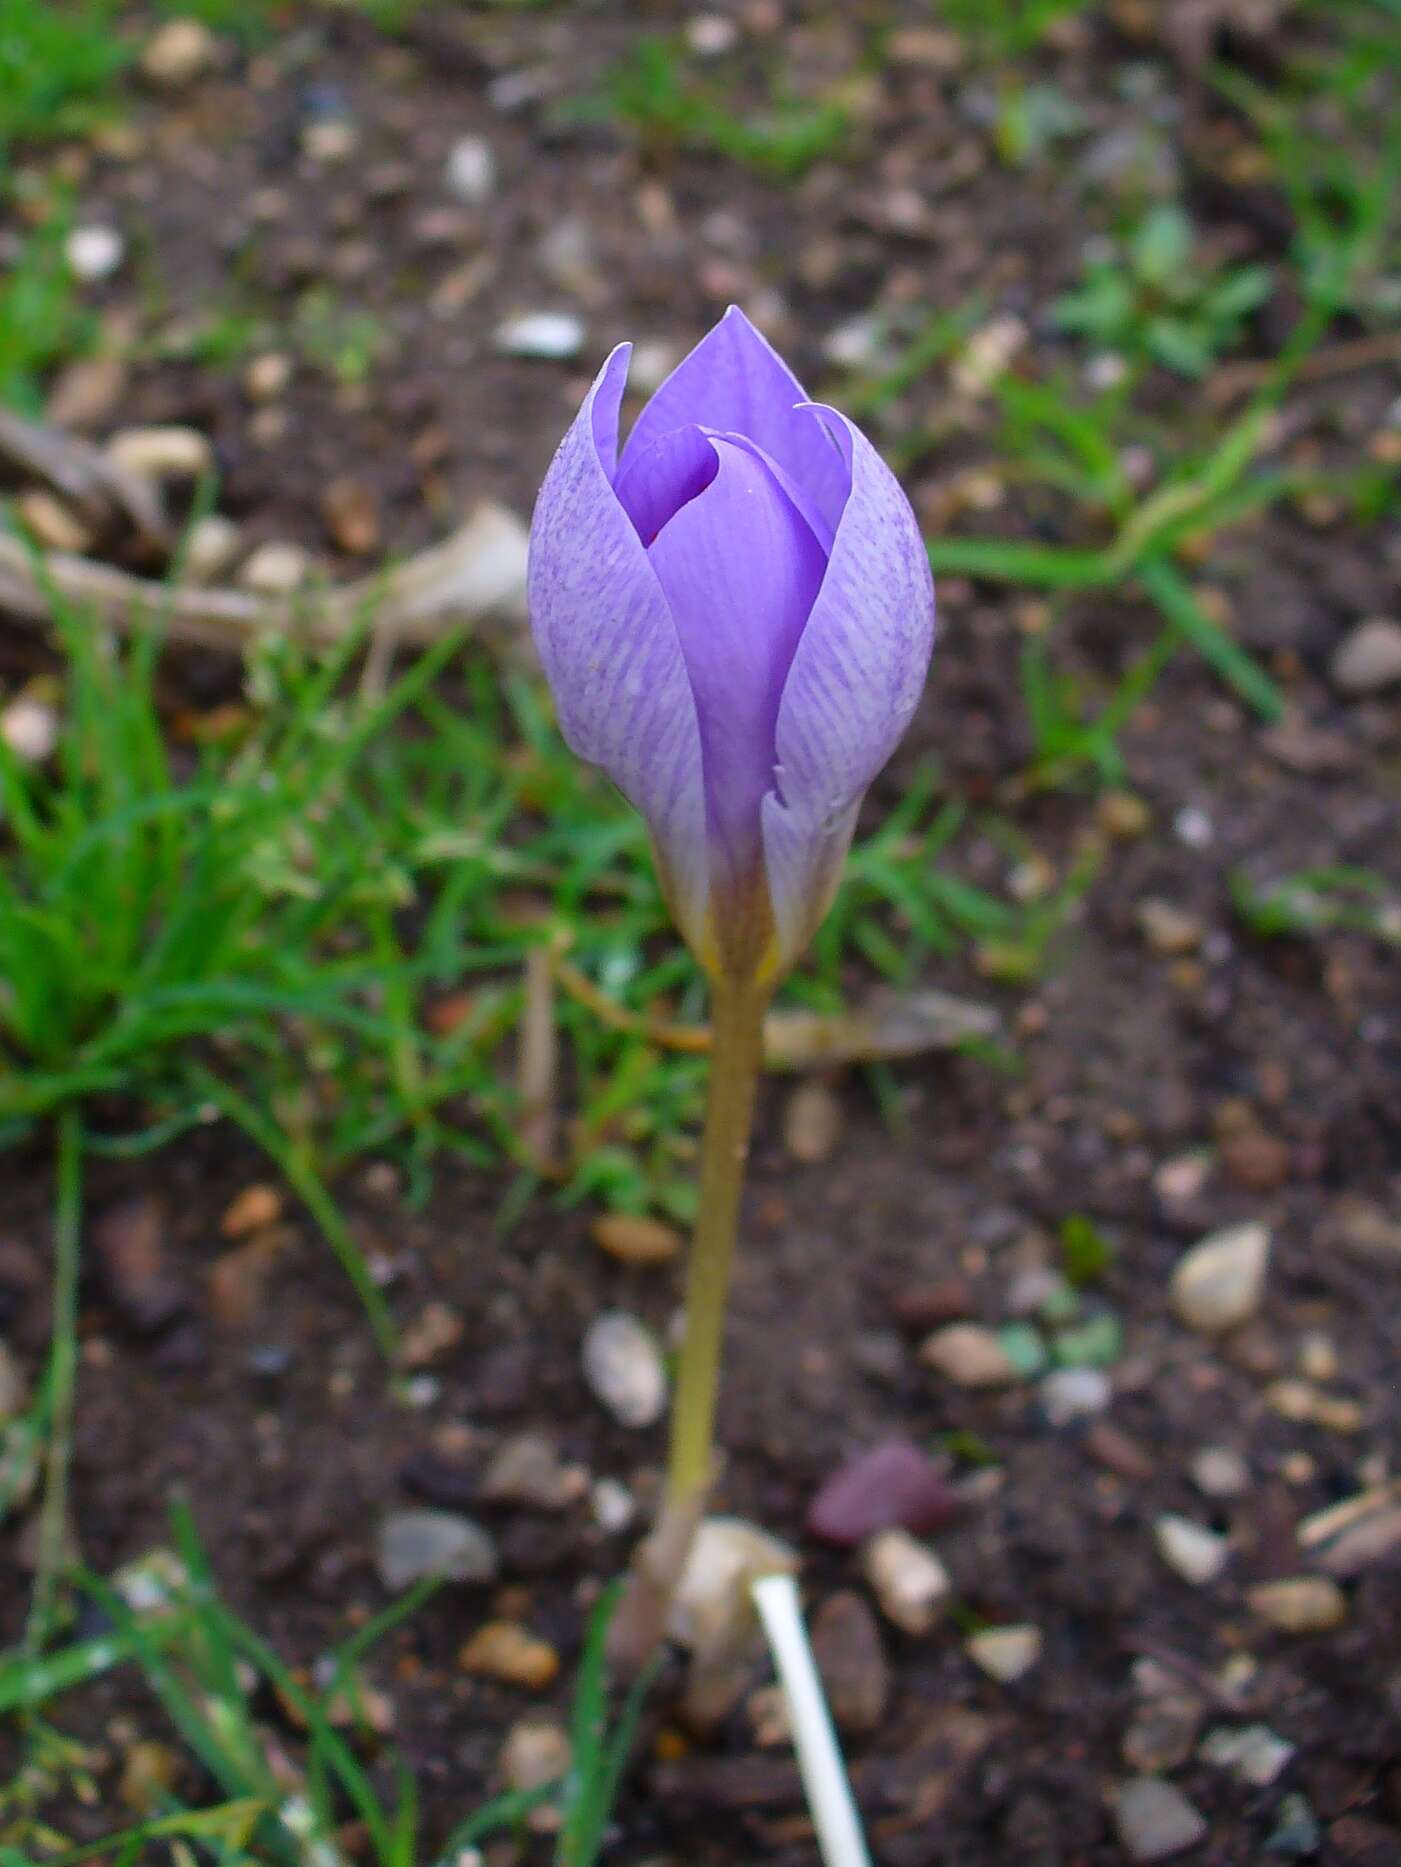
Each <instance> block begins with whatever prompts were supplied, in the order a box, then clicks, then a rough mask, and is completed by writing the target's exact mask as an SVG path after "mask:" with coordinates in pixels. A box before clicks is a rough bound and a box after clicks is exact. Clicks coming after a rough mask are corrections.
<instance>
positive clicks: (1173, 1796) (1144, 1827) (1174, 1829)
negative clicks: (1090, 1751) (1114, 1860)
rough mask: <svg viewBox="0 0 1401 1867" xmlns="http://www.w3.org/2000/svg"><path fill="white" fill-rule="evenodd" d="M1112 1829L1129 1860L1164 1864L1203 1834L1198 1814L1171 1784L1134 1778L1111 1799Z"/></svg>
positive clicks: (1149, 1778) (1140, 1777)
mask: <svg viewBox="0 0 1401 1867" xmlns="http://www.w3.org/2000/svg"><path fill="white" fill-rule="evenodd" d="M1114 1826H1115V1828H1116V1829H1117V1830H1118V1831H1119V1839H1120V1841H1121V1842H1122V1843H1123V1846H1124V1851H1125V1853H1126V1854H1127V1855H1128V1857H1129V1859H1130V1860H1134V1861H1165V1860H1169V1859H1171V1857H1172V1856H1173V1855H1174V1854H1180V1853H1182V1851H1183V1850H1184V1849H1185V1848H1190V1847H1195V1846H1196V1844H1197V1842H1198V1841H1200V1840H1201V1839H1202V1838H1203V1837H1204V1835H1205V1834H1206V1823H1205V1821H1203V1819H1202V1816H1201V1813H1200V1811H1199V1810H1197V1809H1196V1808H1194V1807H1193V1805H1192V1804H1191V1803H1190V1802H1189V1801H1188V1800H1187V1798H1186V1796H1184V1795H1183V1793H1182V1791H1181V1790H1180V1789H1176V1788H1174V1787H1173V1785H1172V1784H1171V1783H1163V1782H1159V1781H1158V1779H1157V1778H1156V1777H1153V1776H1138V1777H1134V1778H1133V1779H1132V1781H1130V1782H1127V1783H1123V1784H1121V1785H1120V1787H1119V1789H1118V1790H1117V1792H1116V1793H1115V1796H1114Z"/></svg>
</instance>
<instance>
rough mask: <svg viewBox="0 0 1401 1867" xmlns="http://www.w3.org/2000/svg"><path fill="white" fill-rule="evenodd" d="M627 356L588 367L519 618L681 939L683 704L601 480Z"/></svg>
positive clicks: (691, 731) (685, 821) (698, 899)
mask: <svg viewBox="0 0 1401 1867" xmlns="http://www.w3.org/2000/svg"><path fill="white" fill-rule="evenodd" d="M630 348H631V346H630V345H628V344H620V345H619V346H618V348H617V349H616V350H615V351H614V352H613V354H612V355H611V356H610V357H609V359H608V361H607V362H606V363H605V364H604V366H603V368H602V369H601V370H600V371H599V374H598V377H597V379H596V380H595V382H594V385H593V387H592V389H590V391H589V393H588V395H587V396H586V397H585V399H584V405H583V407H582V408H581V409H580V410H579V413H578V415H577V417H576V418H575V420H574V424H573V426H572V427H571V428H570V430H569V432H568V434H566V435H565V437H564V440H563V441H562V442H561V443H560V447H559V451H558V452H557V453H556V455H555V458H554V461H553V462H552V464H551V466H550V470H549V472H548V473H547V474H546V476H545V483H544V485H543V486H542V487H541V489H540V497H539V499H538V500H537V501H536V506H535V516H534V518H533V520H532V522H531V528H530V565H529V573H528V584H529V601H530V614H531V620H532V624H533V627H534V631H535V640H536V644H537V646H538V648H539V650H540V659H541V661H542V662H543V664H544V668H545V673H546V675H547V677H548V679H549V682H550V686H551V688H552V689H553V691H554V695H555V704H556V707H557V709H558V713H559V723H560V728H561V730H562V732H563V733H564V736H565V738H566V739H567V740H568V742H569V744H570V746H571V747H572V748H573V750H574V751H575V752H577V753H578V755H579V756H580V758H584V759H588V760H589V761H590V762H591V763H592V764H595V765H599V766H601V767H602V768H603V770H604V771H605V772H607V774H608V776H609V777H610V778H611V779H612V780H613V782H614V783H615V784H616V785H617V787H618V789H619V790H620V791H622V793H623V794H624V796H626V797H627V798H628V799H630V801H631V802H632V803H633V804H634V805H635V806H636V808H637V809H638V810H639V811H641V813H642V815H643V816H644V817H645V818H646V820H647V825H648V828H649V829H650V830H651V833H652V838H653V841H654V842H655V844H656V848H657V854H658V860H659V865H660V867H661V870H662V880H663V886H664V887H665V888H666V891H667V894H668V896H669V898H670V900H671V903H672V910H673V912H674V913H675V915H676V918H677V920H678V921H679V923H680V925H681V928H682V931H683V932H684V933H685V934H686V936H687V938H688V939H690V940H692V941H693V943H694V942H697V941H699V940H700V939H701V938H702V936H703V928H704V923H705V910H706V900H707V893H708V876H707V863H706V835H705V794H704V789H703V782H702V775H701V737H700V728H699V725H698V722H697V718H696V704H695V701H694V699H693V697H692V694H691V682H690V678H689V676H688V674H687V672H686V660H685V656H684V655H683V653H682V648H681V640H680V637H679V635H678V633H677V627H676V622H675V620H674V619H673V617H672V613H671V609H670V607H669V606H668V603H667V599H666V596H665V595H664V594H663V591H662V587H661V584H660V583H659V582H658V580H657V574H656V572H655V570H654V569H653V567H652V564H651V563H650V561H649V560H648V556H647V552H646V550H645V548H644V546H643V544H642V540H641V539H640V538H639V537H638V534H637V531H636V529H635V528H634V526H633V522H632V520H631V519H630V518H629V517H628V515H627V513H626V512H625V511H624V510H623V507H622V506H621V505H620V504H619V502H618V497H617V495H616V493H615V492H614V490H613V486H612V483H611V469H612V460H613V456H614V452H615V450H616V445H617V430H618V408H619V405H620V403H621V401H622V395H623V387H624V384H625V381H626V378H627V362H628V354H629V351H630Z"/></svg>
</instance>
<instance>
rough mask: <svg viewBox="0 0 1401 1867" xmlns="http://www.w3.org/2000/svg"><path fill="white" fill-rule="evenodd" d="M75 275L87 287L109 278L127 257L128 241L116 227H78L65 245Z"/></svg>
mask: <svg viewBox="0 0 1401 1867" xmlns="http://www.w3.org/2000/svg"><path fill="white" fill-rule="evenodd" d="M63 250H64V252H65V253H66V254H67V257H68V263H69V265H70V266H71V267H72V268H73V271H74V273H75V275H76V276H77V277H78V278H80V279H81V280H82V281H83V283H84V284H85V285H95V284H97V283H98V282H99V281H100V280H102V279H110V278H111V276H112V274H113V273H114V272H115V271H116V270H117V268H118V266H120V265H121V263H122V260H123V259H124V258H125V257H126V241H125V240H123V238H122V236H121V235H120V234H119V233H118V232H117V230H116V228H115V227H99V226H92V227H75V228H74V229H73V231H72V233H70V234H69V236H68V238H67V240H66V241H65V242H64V248H63Z"/></svg>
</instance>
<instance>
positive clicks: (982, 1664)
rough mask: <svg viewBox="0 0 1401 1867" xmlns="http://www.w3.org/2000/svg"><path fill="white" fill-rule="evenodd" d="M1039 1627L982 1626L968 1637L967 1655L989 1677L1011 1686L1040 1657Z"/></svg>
mask: <svg viewBox="0 0 1401 1867" xmlns="http://www.w3.org/2000/svg"><path fill="white" fill-rule="evenodd" d="M1043 1644H1044V1641H1043V1636H1042V1633H1041V1629H1040V1628H1039V1627H1032V1626H1030V1625H1020V1626H1016V1627H985V1628H983V1630H982V1631H981V1632H980V1633H976V1634H970V1635H969V1637H968V1648H967V1650H968V1657H969V1659H970V1660H972V1662H973V1664H974V1665H975V1666H977V1667H978V1668H979V1669H980V1670H981V1671H982V1672H985V1673H986V1674H987V1676H988V1678H989V1679H995V1680H996V1681H997V1683H998V1684H999V1685H1013V1684H1015V1682H1016V1681H1017V1680H1018V1679H1020V1678H1021V1677H1022V1676H1023V1675H1024V1674H1025V1673H1029V1672H1030V1671H1031V1669H1032V1667H1033V1666H1034V1665H1035V1664H1036V1662H1037V1661H1038V1660H1039V1659H1040V1657H1041V1648H1042V1646H1043Z"/></svg>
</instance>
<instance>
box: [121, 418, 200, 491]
mask: <svg viewBox="0 0 1401 1867" xmlns="http://www.w3.org/2000/svg"><path fill="white" fill-rule="evenodd" d="M107 458H108V459H109V460H110V461H111V462H112V464H113V466H116V467H120V468H122V469H123V470H124V471H125V472H127V473H139V474H140V475H141V476H142V478H143V479H147V480H198V479H200V478H201V477H202V476H203V475H204V474H206V473H209V472H211V471H212V469H213V466H214V449H213V448H212V447H211V446H210V445H209V440H208V438H207V436H205V435H203V434H201V433H200V432H199V430H198V428H181V427H175V426H170V427H156V428H123V429H122V431H121V433H120V434H114V435H113V436H112V438H111V440H110V441H109V442H108V443H107Z"/></svg>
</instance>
